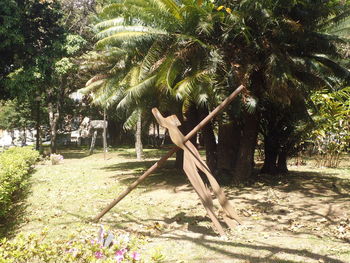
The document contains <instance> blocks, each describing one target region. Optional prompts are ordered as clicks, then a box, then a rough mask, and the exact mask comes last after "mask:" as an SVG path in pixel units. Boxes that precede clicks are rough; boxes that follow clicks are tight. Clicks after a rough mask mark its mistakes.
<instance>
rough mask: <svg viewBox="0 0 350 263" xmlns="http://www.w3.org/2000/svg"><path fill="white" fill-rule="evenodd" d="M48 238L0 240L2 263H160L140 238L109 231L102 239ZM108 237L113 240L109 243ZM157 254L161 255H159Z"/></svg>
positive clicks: (33, 236) (41, 235) (90, 237)
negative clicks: (144, 250)
mask: <svg viewBox="0 0 350 263" xmlns="http://www.w3.org/2000/svg"><path fill="white" fill-rule="evenodd" d="M45 235H46V233H45V232H42V233H41V234H40V235H34V234H30V235H23V234H19V235H17V236H16V237H15V238H14V239H13V240H7V239H5V238H4V239H3V240H0V263H5V262H6V263H15V262H21V263H24V262H36V263H39V262H45V263H47V262H55V263H59V262H107V263H108V262H113V263H119V262H122V263H124V262H125V263H131V262H133V263H143V262H160V260H159V259H154V256H153V255H149V256H146V255H145V254H147V253H145V254H144V253H143V252H142V246H144V245H145V244H146V240H145V237H144V236H140V235H139V236H134V235H130V234H129V233H126V232H121V231H119V233H117V232H112V231H109V232H107V233H105V234H102V235H104V238H102V239H101V238H94V237H92V236H88V235H87V236H70V237H69V238H63V239H60V240H55V241H47V240H45ZM108 236H113V238H112V239H111V238H109V239H108ZM107 240H109V241H108V244H107V245H106V243H105V242H106V241H107ZM111 240H112V242H110V241H111ZM158 254H160V252H159V251H158ZM147 257H148V258H147ZM162 257H163V258H164V256H162Z"/></svg>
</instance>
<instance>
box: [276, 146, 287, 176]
mask: <svg viewBox="0 0 350 263" xmlns="http://www.w3.org/2000/svg"><path fill="white" fill-rule="evenodd" d="M287 157H288V153H287V150H286V149H283V148H282V149H281V151H280V153H279V154H278V161H277V172H279V173H288V167H287Z"/></svg>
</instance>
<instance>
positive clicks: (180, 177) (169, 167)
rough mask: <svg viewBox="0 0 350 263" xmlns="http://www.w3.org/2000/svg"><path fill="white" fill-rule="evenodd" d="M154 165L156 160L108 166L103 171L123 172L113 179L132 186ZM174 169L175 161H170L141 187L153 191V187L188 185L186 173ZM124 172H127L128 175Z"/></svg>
mask: <svg viewBox="0 0 350 263" xmlns="http://www.w3.org/2000/svg"><path fill="white" fill-rule="evenodd" d="M154 163H155V161H154V160H147V161H131V162H123V163H118V164H114V165H110V166H106V167H104V168H102V169H104V170H107V171H123V172H122V173H120V174H117V175H113V176H111V178H117V179H118V181H119V182H120V183H122V184H124V185H130V184H131V183H133V182H134V181H135V180H136V179H137V178H138V177H140V176H141V175H142V174H143V172H145V171H146V170H147V169H148V168H149V167H151V166H152V165H153V164H154ZM174 167H175V161H174V160H168V161H167V162H166V163H165V164H164V165H163V166H162V167H160V168H159V169H158V170H157V171H155V172H154V173H152V174H151V175H150V176H149V177H147V178H146V179H145V181H143V182H142V185H140V187H142V188H146V190H147V191H152V189H154V188H153V187H157V186H174V187H176V186H179V185H183V184H186V183H188V180H187V177H186V176H185V174H184V172H183V171H182V170H179V169H176V168H174ZM130 170H132V171H130ZM124 171H127V173H125V172H124ZM133 171H135V172H133Z"/></svg>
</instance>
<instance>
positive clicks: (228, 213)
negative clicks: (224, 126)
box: [92, 85, 244, 235]
mask: <svg viewBox="0 0 350 263" xmlns="http://www.w3.org/2000/svg"><path fill="white" fill-rule="evenodd" d="M243 89H244V86H243V85H241V86H239V87H238V88H237V89H236V90H235V91H233V92H232V93H231V95H230V96H228V97H227V98H226V99H225V100H224V101H223V102H221V104H220V105H219V106H217V107H216V108H215V109H214V110H213V111H212V112H211V113H210V114H209V115H208V116H207V117H205V118H204V119H203V120H202V121H201V122H200V123H199V124H198V125H197V126H196V127H194V128H193V130H192V131H191V132H190V133H189V134H187V135H186V136H183V134H181V135H180V137H178V136H175V142H174V143H175V144H177V143H179V145H181V147H183V148H184V149H186V151H185V154H186V155H188V154H190V155H191V157H190V158H191V159H192V160H193V158H194V161H192V162H189V163H187V162H186V164H185V163H184V169H185V172H186V171H187V172H186V174H188V172H189V173H190V174H191V177H192V178H193V179H190V181H191V180H192V181H194V182H195V185H196V187H195V190H196V191H197V193H198V195H199V197H200V198H201V200H202V202H203V204H205V205H204V206H205V208H206V209H207V212H208V208H209V212H208V215H209V216H210V218H211V219H212V221H213V223H214V225H215V227H216V228H217V230H218V231H219V233H220V234H221V235H223V234H224V231H223V229H222V226H221V224H220V222H219V221H218V219H217V217H216V215H215V214H214V212H213V209H211V210H210V208H211V207H212V200H211V197H210V194H209V192H208V189H207V188H206V186H205V185H204V183H203V181H202V180H200V181H201V182H202V183H200V182H198V178H196V175H194V176H192V174H193V171H194V174H196V173H197V174H198V171H197V167H198V168H199V169H201V170H202V171H203V172H204V173H205V174H206V175H207V177H208V179H209V182H210V184H211V185H212V188H213V191H214V193H215V194H216V196H217V197H218V199H219V203H220V204H221V206H222V207H223V209H224V213H225V214H224V220H225V221H226V222H227V224H228V225H229V226H230V227H233V226H234V224H232V221H231V220H232V219H234V220H236V221H237V222H240V220H239V218H238V216H237V215H236V214H235V212H234V210H233V208H232V207H231V205H230V204H229V202H228V201H227V199H226V197H225V195H224V193H223V191H222V190H221V188H220V186H219V185H218V183H217V182H216V180H215V178H213V176H212V175H211V172H210V170H209V168H208V166H207V165H206V164H205V163H204V162H203V161H201V158H200V156H199V153H198V151H197V150H196V149H195V147H194V146H193V145H192V146H193V147H194V149H195V151H194V150H193V148H192V146H191V145H190V146H189V144H187V143H186V142H187V141H188V140H189V139H191V138H192V137H193V136H194V135H195V134H196V133H197V132H198V131H199V130H200V129H202V128H203V127H204V126H205V125H206V124H207V123H208V122H210V121H211V120H212V119H213V118H214V117H215V116H216V115H217V114H218V113H219V112H220V111H221V110H222V109H224V108H225V107H227V105H229V104H230V103H231V101H233V99H234V98H235V97H236V96H237V95H238V94H239V93H240V92H241V91H242V90H243ZM153 111H154V112H155V113H156V115H157V117H159V115H158V113H157V109H154V110H153ZM159 114H160V113H159ZM160 116H161V115H160ZM155 117H156V116H155ZM157 117H156V118H157ZM175 117H176V116H175ZM168 118H169V117H168ZM171 118H174V117H171ZM176 119H177V118H176ZM172 121H173V122H175V123H174V124H173V125H174V126H175V127H176V128H177V126H176V120H174V119H173V120H172ZM178 138H179V141H178ZM178 149H179V148H178V147H174V148H172V149H171V150H170V151H169V152H168V153H167V154H166V155H165V156H163V157H162V158H161V159H160V160H159V161H157V162H156V163H155V164H153V165H152V166H151V167H150V168H148V170H147V171H146V172H144V173H143V175H141V176H140V177H139V178H138V179H137V180H136V181H134V182H133V183H132V184H131V185H129V186H128V187H127V188H126V189H125V190H124V191H123V192H122V193H120V195H119V196H118V197H117V198H116V199H114V200H113V201H112V202H111V203H110V204H109V205H108V206H106V207H105V208H104V209H103V210H102V211H101V212H100V213H99V214H98V215H97V216H96V217H95V218H93V219H92V221H94V222H98V221H99V220H100V219H101V218H102V217H103V216H104V215H105V214H106V213H107V212H108V211H109V210H111V209H112V208H113V207H114V206H115V205H116V204H118V203H119V202H120V201H121V200H123V198H124V197H126V196H127V195H128V194H129V193H130V192H131V191H132V190H133V189H135V188H136V187H137V186H138V185H139V184H140V183H141V182H142V181H143V180H145V179H146V178H147V177H148V176H149V175H150V174H152V172H154V171H155V170H156V169H157V168H159V167H160V166H161V165H163V164H164V163H165V162H166V160H167V159H168V158H169V157H171V156H172V155H173V154H174V153H175V152H176V151H177V150H178ZM184 159H185V160H186V158H184ZM187 159H188V158H187ZM198 176H199V175H198ZM213 179H214V180H213ZM197 185H198V187H197ZM203 185H204V186H203ZM196 188H197V189H196ZM198 191H200V193H199V192H198ZM208 197H210V198H208Z"/></svg>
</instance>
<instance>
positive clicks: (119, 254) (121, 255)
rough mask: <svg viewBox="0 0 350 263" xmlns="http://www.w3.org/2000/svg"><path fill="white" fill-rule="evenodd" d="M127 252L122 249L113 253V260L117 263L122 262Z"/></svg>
mask: <svg viewBox="0 0 350 263" xmlns="http://www.w3.org/2000/svg"><path fill="white" fill-rule="evenodd" d="M126 252H128V250H127V249H126V248H122V249H121V250H118V251H117V252H116V253H115V257H114V258H115V259H116V260H117V263H120V262H122V260H123V259H124V254H125V253H126Z"/></svg>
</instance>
